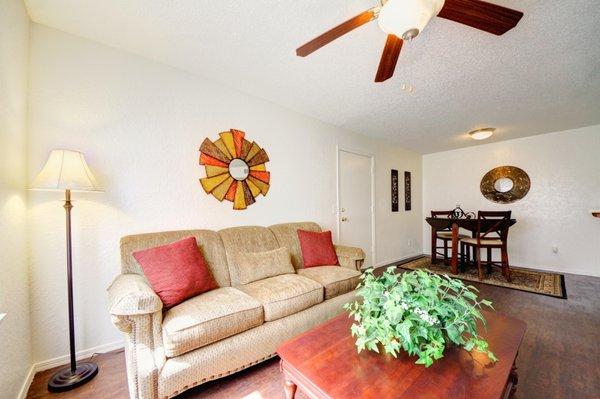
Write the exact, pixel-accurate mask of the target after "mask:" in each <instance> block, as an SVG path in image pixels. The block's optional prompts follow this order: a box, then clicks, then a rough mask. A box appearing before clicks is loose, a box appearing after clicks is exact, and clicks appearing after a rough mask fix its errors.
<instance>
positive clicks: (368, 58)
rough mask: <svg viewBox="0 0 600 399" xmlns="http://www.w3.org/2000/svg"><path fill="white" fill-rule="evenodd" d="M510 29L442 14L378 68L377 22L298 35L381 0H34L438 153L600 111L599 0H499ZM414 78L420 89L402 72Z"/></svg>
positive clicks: (43, 8) (96, 34)
mask: <svg viewBox="0 0 600 399" xmlns="http://www.w3.org/2000/svg"><path fill="white" fill-rule="evenodd" d="M493 1H494V2H495V3H496V4H500V5H504V6H507V7H510V8H514V9H518V10H521V11H523V12H524V13H525V16H524V17H523V19H522V20H521V22H520V23H519V25H518V26H517V27H516V28H515V29H513V30H512V31H510V32H508V33H507V34H505V35H504V36H500V37H496V36H494V35H491V34H488V33H485V32H481V31H477V30H475V29H472V28H469V27H467V26H463V25H459V24H457V23H454V22H451V21H448V20H444V19H441V18H434V19H433V20H432V22H431V23H430V24H429V26H428V27H427V28H426V29H425V30H424V32H423V33H422V34H421V35H420V36H419V37H417V38H416V39H415V40H414V41H413V42H412V43H407V44H405V46H404V48H403V49H402V54H401V56H400V60H399V62H398V67H397V69H396V73H395V75H394V77H393V78H392V79H390V80H388V81H387V82H384V83H380V84H376V83H374V82H373V79H374V76H375V72H376V70H377V65H378V62H379V57H380V54H381V50H382V49H383V45H384V42H385V34H384V33H383V32H382V31H381V30H379V28H378V26H377V23H376V22H371V23H370V24H369V25H366V26H363V27H361V28H359V29H357V30H355V31H353V32H351V33H350V34H348V35H346V36H344V37H342V38H341V39H338V40H336V41H335V42H333V43H332V44H330V45H328V46H326V47H324V48H322V49H321V50H319V51H317V52H316V53H314V54H312V55H311V56H308V57H307V58H299V57H296V56H295V48H296V47H298V46H299V45H301V44H303V43H304V42H306V41H308V40H310V39H312V38H313V37H314V36H316V35H318V34H320V33H322V32H323V31H325V30H327V29H329V28H331V27H333V26H334V25H336V24H338V23H340V22H342V21H344V20H345V19H348V18H350V17H352V16H354V15H356V14H357V13H359V12H361V11H363V10H365V9H367V8H370V7H372V6H374V5H376V4H378V3H377V1H375V0H373V1H370V0H328V1H323V0H279V1H276V0H247V1H240V0H218V1H217V0H210V1H209V0H127V1H122V0H102V1H97V0H94V1H92V0H26V1H25V3H26V5H27V7H28V10H29V13H30V16H31V18H32V19H33V21H35V22H37V23H40V24H43V25H47V26H50V27H54V28H57V29H60V30H63V31H66V32H69V33H72V34H75V35H78V36H82V37H85V38H88V39H92V40H95V41H97V42H101V43H104V44H107V45H109V46H113V47H116V48H120V49H123V50H126V51H129V52H133V53H136V54H139V55H142V56H144V57H147V58H150V59H153V60H156V61H159V62H162V63H165V64H169V65H172V66H175V67H178V68H181V69H184V70H187V71H190V72H192V73H195V74H198V75H201V76H204V77H206V78H209V79H211V80H215V81H218V82H221V83H224V84H227V85H228V86H231V87H234V88H237V89H239V90H241V91H244V92H247V93H252V94H254V95H257V96H259V97H263V98H266V99H269V100H271V101H273V102H275V103H278V104H282V105H284V106H287V107H289V108H292V109H294V110H297V111H299V112H302V113H304V114H308V115H312V116H314V117H316V118H318V119H321V120H323V121H326V122H329V123H332V124H334V125H337V126H340V127H342V128H346V129H348V130H352V131H355V132H358V133H361V134H365V135H369V136H373V137H381V138H386V139H389V140H392V141H394V142H396V143H398V144H400V145H402V146H404V147H406V148H409V149H412V150H415V151H418V152H421V153H430V152H436V151H442V150H447V149H452V148H458V147H464V146H468V145H475V144H478V143H477V142H475V141H473V140H470V139H469V138H468V137H467V136H466V134H465V132H467V131H469V130H471V129H474V128H477V127H485V126H488V125H490V126H494V127H497V128H498V131H497V134H496V135H495V136H494V138H492V139H490V140H486V141H485V143H487V142H490V141H498V140H506V139H511V138H516V137H523V136H529V135H533V134H540V133H546V132H551V131H559V130H564V129H569V128H576V127H581V126H586V125H592V124H598V123H600V40H599V37H600V23H599V22H598V21H600V6H599V1H598V0H493ZM403 84H407V85H411V86H413V87H414V92H413V93H408V92H407V91H403V90H402V85H403Z"/></svg>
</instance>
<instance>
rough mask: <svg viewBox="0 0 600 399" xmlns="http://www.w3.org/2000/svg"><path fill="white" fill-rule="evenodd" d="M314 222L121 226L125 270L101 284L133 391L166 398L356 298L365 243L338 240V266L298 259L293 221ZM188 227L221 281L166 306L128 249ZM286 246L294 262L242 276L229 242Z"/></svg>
mask: <svg viewBox="0 0 600 399" xmlns="http://www.w3.org/2000/svg"><path fill="white" fill-rule="evenodd" d="M298 229H303V230H310V231H320V230H321V229H320V227H319V226H318V225H317V224H315V223H310V222H306V223H286V224H279V225H274V226H270V227H268V228H267V227H254V226H253V227H234V228H228V229H224V230H220V231H218V232H216V231H210V230H189V231H172V232H162V233H150V234H140V235H132V236H126V237H123V238H122V239H121V261H122V274H121V275H119V276H118V277H117V278H116V279H115V281H114V282H113V283H112V285H111V286H110V287H109V288H108V296H109V310H110V314H111V316H112V320H113V323H114V324H115V326H116V327H117V328H118V329H119V330H121V331H122V332H123V333H125V342H126V343H125V354H126V363H127V380H128V384H129V392H130V396H131V397H132V398H140V399H142V398H144V399H145V398H170V397H173V396H175V395H177V394H179V393H181V392H182V391H185V390H186V389H189V388H191V387H194V386H196V385H199V384H202V383H204V382H207V381H210V380H214V379H217V378H220V377H223V376H226V375H229V374H232V373H234V372H236V371H239V370H242V369H244V368H247V367H249V366H252V365H254V364H256V363H259V362H261V361H264V360H266V359H269V358H271V357H273V356H274V355H275V350H276V348H277V346H278V345H279V344H280V343H281V342H283V341H285V340H287V339H290V338H292V337H294V336H295V335H297V334H299V333H301V332H303V331H305V330H308V329H310V328H311V327H313V326H315V325H317V324H319V323H322V322H324V321H326V320H328V319H330V318H332V317H334V316H335V315H337V314H339V313H340V312H341V311H342V305H343V304H344V303H347V302H349V301H350V300H352V299H353V298H354V288H355V287H356V285H357V284H358V278H359V276H360V272H359V270H360V268H361V266H362V263H363V260H364V252H363V251H362V250H361V249H359V248H350V247H343V246H336V247H335V248H336V253H337V255H338V258H339V262H340V265H341V266H342V267H339V266H335V267H334V266H320V267H314V268H308V269H303V268H302V255H301V251H300V246H299V242H298V237H297V233H296V232H297V230H298ZM189 236H194V237H196V239H197V241H198V245H199V247H200V249H201V251H202V253H203V255H204V257H205V259H206V261H207V263H208V264H209V267H210V269H211V271H212V273H213V275H214V277H215V279H216V281H217V282H218V284H219V288H217V289H215V290H212V291H209V292H206V293H204V294H201V295H198V296H196V297H194V298H191V299H188V300H187V301H185V302H183V303H181V304H179V305H177V306H174V307H172V308H170V309H168V310H164V309H163V304H162V302H161V301H160V299H159V297H158V296H157V295H156V294H155V293H154V291H153V290H152V288H150V286H149V285H148V283H147V281H146V279H145V277H144V275H143V273H142V271H141V269H140V266H139V265H138V263H137V262H136V261H135V259H134V258H133V256H132V253H133V252H135V251H138V250H140V249H145V248H151V247H154V246H157V245H163V244H167V243H170V242H173V241H176V240H178V239H181V238H184V237H189ZM281 247H285V248H287V249H288V250H289V252H290V255H291V261H292V264H293V266H294V269H295V270H296V273H294V274H282V275H278V276H275V277H269V278H266V279H264V280H260V281H255V282H252V283H249V284H246V285H240V284H238V282H237V281H236V276H237V274H236V268H235V262H234V259H236V251H239V252H242V253H243V252H246V253H247V252H261V251H269V250H273V249H277V248H281Z"/></svg>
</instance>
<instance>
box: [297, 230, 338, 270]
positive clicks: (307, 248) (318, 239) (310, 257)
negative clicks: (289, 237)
mask: <svg viewBox="0 0 600 399" xmlns="http://www.w3.org/2000/svg"><path fill="white" fill-rule="evenodd" d="M298 240H299V241H300V248H301V250H302V261H303V265H304V267H314V266H328V265H339V264H340V263H339V261H338V258H337V254H336V253H335V248H334V246H333V239H332V238H331V231H324V232H322V233H318V232H314V231H306V230H298Z"/></svg>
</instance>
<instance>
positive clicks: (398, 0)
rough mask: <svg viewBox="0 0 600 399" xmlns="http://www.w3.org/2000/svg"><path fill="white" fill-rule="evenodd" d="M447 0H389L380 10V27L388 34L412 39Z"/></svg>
mask: <svg viewBox="0 0 600 399" xmlns="http://www.w3.org/2000/svg"><path fill="white" fill-rule="evenodd" d="M444 1H445V0H388V1H386V2H385V3H384V5H383V7H382V8H381V11H379V18H378V22H379V27H380V28H381V30H383V31H384V32H385V33H387V34H392V35H396V36H397V37H399V38H401V39H404V40H410V39H412V38H414V37H416V36H417V35H418V34H419V33H421V32H422V31H423V29H424V28H425V26H426V25H427V24H428V23H429V21H430V20H431V18H433V17H434V16H436V15H437V14H438V13H439V12H440V11H441V9H442V7H443V6H444Z"/></svg>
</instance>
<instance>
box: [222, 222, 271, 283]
mask: <svg viewBox="0 0 600 399" xmlns="http://www.w3.org/2000/svg"><path fill="white" fill-rule="evenodd" d="M219 236H220V237H221V240H222V241H223V247H224V248H225V255H226V257H227V263H228V265H229V275H230V276H231V285H240V283H239V282H238V281H237V277H236V269H235V268H236V261H237V254H238V253H248V252H264V251H271V250H273V249H277V248H279V247H280V245H279V244H278V243H277V240H276V239H275V236H274V235H273V233H272V232H271V230H269V229H268V228H266V227H260V226H242V227H231V228H228V229H223V230H220V231H219Z"/></svg>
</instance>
